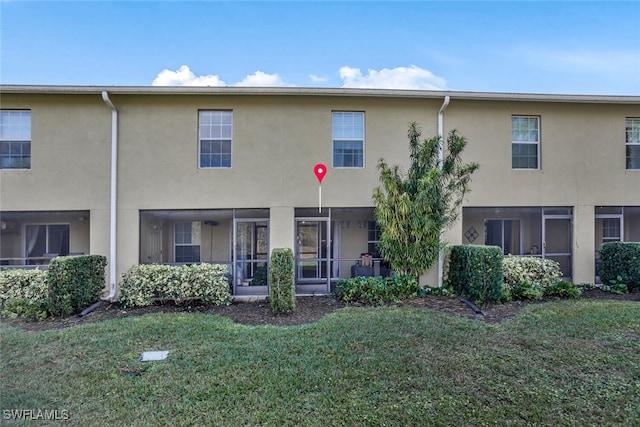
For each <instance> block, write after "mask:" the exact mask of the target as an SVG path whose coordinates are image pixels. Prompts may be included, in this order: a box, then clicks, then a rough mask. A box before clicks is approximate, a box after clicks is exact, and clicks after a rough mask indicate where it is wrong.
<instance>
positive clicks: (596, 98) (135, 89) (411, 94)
mask: <svg viewBox="0 0 640 427" xmlns="http://www.w3.org/2000/svg"><path fill="white" fill-rule="evenodd" d="M102 91H107V92H109V93H110V94H113V95H251V96H256V95H271V96H276V95H277V96H354V97H374V98H375V97H383V98H384V97H391V98H433V99H440V98H443V97H445V96H450V97H451V98H452V99H458V100H492V101H536V102H573V103H576V102H577V103H614V104H636V103H637V104H640V96H626V95H570V94H536V93H507V92H465V91H432V90H403V89H353V88H315V87H307V88H305V87H239V86H215V87H201V86H49V85H46V86H39V85H0V93H6V94H9V93H16V94H50V95H100V94H101V93H102Z"/></svg>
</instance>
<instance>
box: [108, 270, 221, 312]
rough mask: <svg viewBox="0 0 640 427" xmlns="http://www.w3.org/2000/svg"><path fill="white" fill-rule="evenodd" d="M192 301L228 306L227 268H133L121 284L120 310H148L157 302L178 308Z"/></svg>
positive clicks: (123, 277) (124, 276) (125, 275)
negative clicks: (145, 308) (167, 303)
mask: <svg viewBox="0 0 640 427" xmlns="http://www.w3.org/2000/svg"><path fill="white" fill-rule="evenodd" d="M194 299H198V300H202V301H203V302H206V303H212V304H215V305H223V304H229V303H230V302H231V292H229V282H228V279H227V266H226V265H224V264H193V265H181V266H171V265H159V264H141V265H134V266H133V267H131V268H130V269H129V270H128V271H127V272H126V273H125V274H124V275H123V276H122V282H121V283H120V298H119V301H120V304H122V306H123V307H143V306H148V305H152V304H153V303H154V301H156V300H159V301H164V300H170V301H174V302H175V303H177V304H180V303H182V302H184V301H189V300H194Z"/></svg>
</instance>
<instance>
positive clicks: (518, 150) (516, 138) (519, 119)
mask: <svg viewBox="0 0 640 427" xmlns="http://www.w3.org/2000/svg"><path fill="white" fill-rule="evenodd" d="M511 167H512V168H513V169H540V117H536V116H513V117H511Z"/></svg>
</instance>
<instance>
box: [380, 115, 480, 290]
mask: <svg viewBox="0 0 640 427" xmlns="http://www.w3.org/2000/svg"><path fill="white" fill-rule="evenodd" d="M421 134H422V133H421V130H420V128H419V126H418V124H417V123H416V122H412V123H410V124H409V130H408V132H407V136H408V138H409V152H410V163H411V164H410V167H409V170H408V171H407V173H403V172H402V171H401V170H400V167H399V166H397V165H395V166H393V167H391V166H389V165H388V164H387V163H386V162H385V161H384V159H380V161H379V162H378V171H379V173H380V183H381V186H379V187H377V188H376V189H375V191H374V195H373V198H374V201H375V206H376V221H377V222H378V225H379V226H380V228H381V231H382V234H381V237H380V242H379V244H378V248H379V250H380V254H381V255H382V257H383V258H384V259H385V260H387V261H388V262H389V263H390V264H391V267H392V268H393V269H394V270H395V271H397V272H399V273H404V274H409V275H412V276H414V277H416V278H417V277H418V276H420V275H421V274H423V273H424V272H426V271H427V270H428V269H429V268H431V267H432V266H433V264H434V263H435V262H436V260H437V259H438V253H439V251H440V250H441V249H442V248H443V243H442V241H441V239H440V235H441V233H442V232H443V231H444V230H446V229H447V228H449V227H450V226H451V225H452V224H453V223H454V222H455V221H456V220H457V218H458V215H459V208H460V205H461V204H462V200H463V198H464V195H465V194H466V193H468V192H469V191H470V189H469V182H470V181H471V175H472V174H473V173H474V172H475V171H476V170H477V169H478V167H479V166H478V164H477V163H473V162H472V163H466V164H465V163H462V160H461V154H462V151H463V150H464V148H465V146H466V145H467V140H466V138H464V137H463V136H461V135H460V134H458V132H457V131H456V130H452V131H451V132H450V133H449V135H448V136H447V141H446V150H445V155H444V156H443V159H442V160H440V158H439V151H440V147H441V144H443V141H442V138H440V137H437V136H436V137H433V138H431V139H425V140H422V141H421Z"/></svg>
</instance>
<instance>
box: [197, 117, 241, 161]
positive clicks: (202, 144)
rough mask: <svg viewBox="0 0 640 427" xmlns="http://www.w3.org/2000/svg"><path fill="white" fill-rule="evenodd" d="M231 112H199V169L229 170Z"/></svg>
mask: <svg viewBox="0 0 640 427" xmlns="http://www.w3.org/2000/svg"><path fill="white" fill-rule="evenodd" d="M232 131H233V112H232V111H200V116H199V134H200V135H199V144H198V157H199V164H200V167H201V168H230V167H231V140H232V136H233V132H232Z"/></svg>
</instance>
